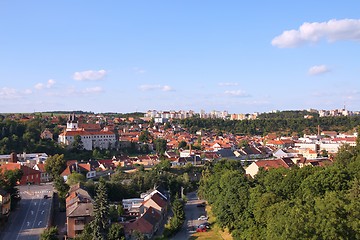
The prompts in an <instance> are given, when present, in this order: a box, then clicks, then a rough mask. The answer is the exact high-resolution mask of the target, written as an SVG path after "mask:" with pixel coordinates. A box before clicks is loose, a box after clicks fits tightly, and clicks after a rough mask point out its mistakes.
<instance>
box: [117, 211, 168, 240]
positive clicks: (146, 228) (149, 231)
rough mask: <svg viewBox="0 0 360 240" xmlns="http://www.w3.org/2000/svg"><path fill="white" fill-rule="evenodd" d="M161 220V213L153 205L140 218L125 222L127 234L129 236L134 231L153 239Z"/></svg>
mask: <svg viewBox="0 0 360 240" xmlns="http://www.w3.org/2000/svg"><path fill="white" fill-rule="evenodd" d="M160 221H161V215H160V214H159V213H158V212H157V211H156V210H155V209H154V208H152V207H150V208H149V209H147V211H146V212H145V213H144V214H143V215H142V216H141V217H140V218H138V219H137V220H136V221H135V222H129V223H126V224H124V229H125V234H126V236H127V237H128V238H131V235H132V233H133V232H134V231H138V232H140V233H142V234H143V235H144V236H145V237H146V238H147V239H151V238H152V237H153V235H154V233H155V232H156V231H157V230H158V228H159V224H160Z"/></svg>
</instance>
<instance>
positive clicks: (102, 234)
mask: <svg viewBox="0 0 360 240" xmlns="http://www.w3.org/2000/svg"><path fill="white" fill-rule="evenodd" d="M91 228H92V236H93V239H106V238H107V233H108V229H109V203H108V195H107V190H106V183H105V180H104V179H103V178H100V181H99V183H98V186H97V188H96V195H95V201H94V219H93V221H92V222H91Z"/></svg>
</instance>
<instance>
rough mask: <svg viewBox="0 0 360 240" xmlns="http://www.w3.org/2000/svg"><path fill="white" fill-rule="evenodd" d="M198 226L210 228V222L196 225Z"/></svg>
mask: <svg viewBox="0 0 360 240" xmlns="http://www.w3.org/2000/svg"><path fill="white" fill-rule="evenodd" d="M198 228H207V229H210V223H208V222H204V223H202V224H200V225H199V226H198Z"/></svg>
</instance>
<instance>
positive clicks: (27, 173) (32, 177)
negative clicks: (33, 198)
mask: <svg viewBox="0 0 360 240" xmlns="http://www.w3.org/2000/svg"><path fill="white" fill-rule="evenodd" d="M0 169H2V170H3V171H5V170H16V169H19V170H21V171H22V172H23V176H22V178H21V179H20V182H19V184H20V185H26V184H29V183H30V184H40V182H41V172H40V171H38V170H35V169H32V168H30V167H28V166H25V165H21V164H20V163H6V164H1V165H0Z"/></svg>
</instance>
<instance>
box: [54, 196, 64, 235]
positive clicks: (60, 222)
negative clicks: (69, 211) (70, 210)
mask: <svg viewBox="0 0 360 240" xmlns="http://www.w3.org/2000/svg"><path fill="white" fill-rule="evenodd" d="M53 226H57V228H58V231H59V235H58V236H59V239H64V235H65V234H66V212H60V210H59V198H58V194H57V193H56V192H54V216H53Z"/></svg>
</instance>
